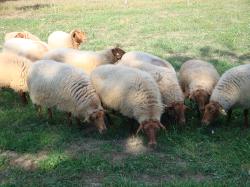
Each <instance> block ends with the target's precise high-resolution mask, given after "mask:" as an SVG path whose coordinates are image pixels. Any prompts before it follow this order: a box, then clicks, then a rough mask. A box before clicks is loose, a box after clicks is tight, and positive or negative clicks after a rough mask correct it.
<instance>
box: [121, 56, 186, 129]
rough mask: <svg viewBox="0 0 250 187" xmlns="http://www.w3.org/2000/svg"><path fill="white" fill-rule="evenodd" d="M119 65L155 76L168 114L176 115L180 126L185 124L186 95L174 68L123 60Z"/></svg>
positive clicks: (141, 61)
mask: <svg viewBox="0 0 250 187" xmlns="http://www.w3.org/2000/svg"><path fill="white" fill-rule="evenodd" d="M118 64H122V65H126V66H129V67H133V68H137V69H140V70H142V71H146V72H148V73H149V74H151V75H152V76H153V78H154V79H155V81H156V82H157V84H158V87H159V89H160V93H161V96H162V102H163V104H164V105H165V110H166V113H169V112H171V113H174V116H175V117H176V119H177V121H178V122H179V123H180V124H185V122H186V120H185V108H186V106H185V105H184V95H183V92H182V90H181V88H180V85H179V82H178V79H177V76H176V72H175V70H174V69H173V68H171V67H170V68H166V67H161V66H155V65H152V64H149V63H145V62H144V61H143V59H142V60H130V59H128V58H125V59H123V57H122V59H121V60H120V61H119V62H118Z"/></svg>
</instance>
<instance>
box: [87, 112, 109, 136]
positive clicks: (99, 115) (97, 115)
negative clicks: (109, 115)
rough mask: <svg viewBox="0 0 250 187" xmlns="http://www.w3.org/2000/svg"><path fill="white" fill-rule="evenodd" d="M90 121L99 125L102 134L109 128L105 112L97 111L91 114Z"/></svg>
mask: <svg viewBox="0 0 250 187" xmlns="http://www.w3.org/2000/svg"><path fill="white" fill-rule="evenodd" d="M90 121H91V122H92V123H93V124H94V125H95V126H96V127H97V129H98V131H99V133H100V134H102V133H104V132H106V130H107V128H106V125H105V122H104V112H103V111H102V110H99V111H95V112H93V113H92V114H91V115H90Z"/></svg>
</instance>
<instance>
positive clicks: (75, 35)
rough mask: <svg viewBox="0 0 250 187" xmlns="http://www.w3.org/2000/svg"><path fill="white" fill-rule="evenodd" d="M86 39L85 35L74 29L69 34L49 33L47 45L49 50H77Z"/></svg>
mask: <svg viewBox="0 0 250 187" xmlns="http://www.w3.org/2000/svg"><path fill="white" fill-rule="evenodd" d="M86 39H87V37H86V33H85V32H83V31H81V30H79V29H75V30H72V31H71V32H70V33H66V32H63V31H55V32H53V33H51V34H50V35H49V37H48V44H49V46H50V48H51V49H55V48H73V49H79V48H80V45H81V43H83V42H85V41H86Z"/></svg>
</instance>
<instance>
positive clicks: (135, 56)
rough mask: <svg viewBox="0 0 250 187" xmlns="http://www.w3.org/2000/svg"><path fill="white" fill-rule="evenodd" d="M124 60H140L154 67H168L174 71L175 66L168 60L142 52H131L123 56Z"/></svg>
mask: <svg viewBox="0 0 250 187" xmlns="http://www.w3.org/2000/svg"><path fill="white" fill-rule="evenodd" d="M122 60H124V61H135V60H139V61H142V62H146V63H150V64H152V65H156V66H161V67H166V68H169V69H173V70H174V68H173V66H172V65H171V64H170V63H169V62H168V61H166V60H163V59H161V58H159V57H157V56H154V55H152V54H149V53H145V52H142V51H130V52H127V53H126V54H124V55H123V57H122Z"/></svg>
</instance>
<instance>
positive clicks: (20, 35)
mask: <svg viewBox="0 0 250 187" xmlns="http://www.w3.org/2000/svg"><path fill="white" fill-rule="evenodd" d="M12 38H24V39H31V40H34V41H41V40H40V38H38V37H37V36H35V35H33V34H31V33H30V32H28V31H22V32H9V33H6V34H5V38H4V40H5V41H7V40H9V39H12Z"/></svg>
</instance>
